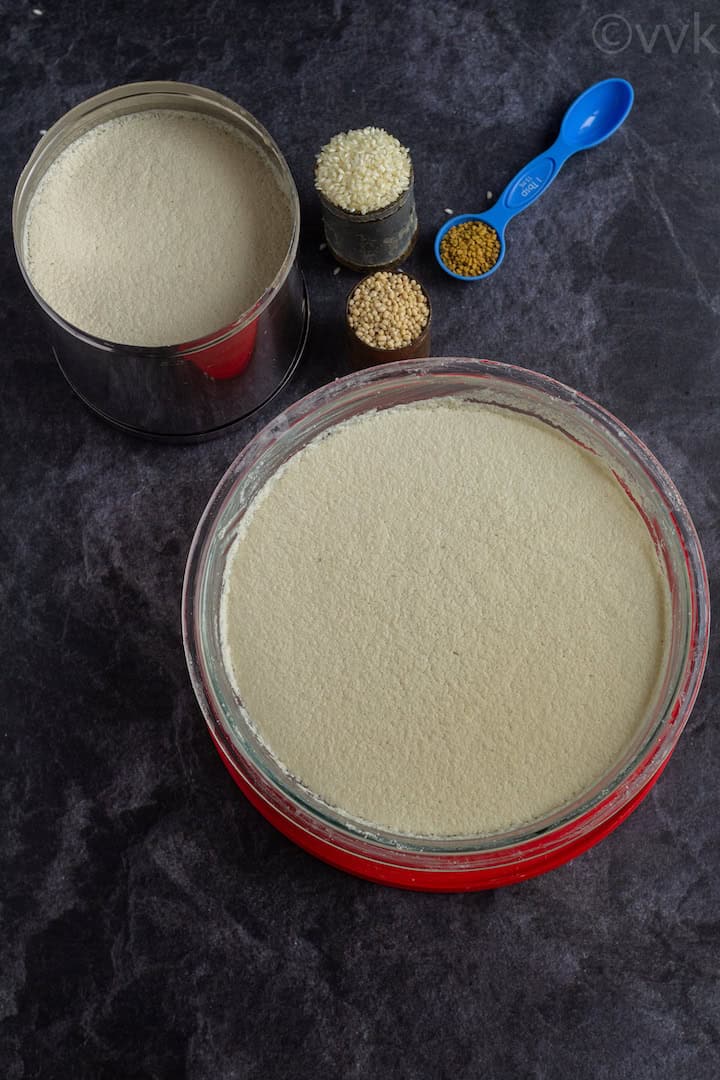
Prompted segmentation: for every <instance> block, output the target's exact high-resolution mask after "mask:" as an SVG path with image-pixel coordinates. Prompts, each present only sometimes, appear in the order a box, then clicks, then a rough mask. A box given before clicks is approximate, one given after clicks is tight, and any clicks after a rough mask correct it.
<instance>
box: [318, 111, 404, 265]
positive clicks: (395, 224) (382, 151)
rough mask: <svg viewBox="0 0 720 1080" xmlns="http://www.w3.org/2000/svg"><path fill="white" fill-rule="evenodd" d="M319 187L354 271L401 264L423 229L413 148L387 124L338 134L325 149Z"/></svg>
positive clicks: (334, 245) (331, 235) (343, 256)
mask: <svg viewBox="0 0 720 1080" xmlns="http://www.w3.org/2000/svg"><path fill="white" fill-rule="evenodd" d="M315 188H316V190H317V193H318V196H319V198H320V204H321V207H322V218H323V227H324V230H325V238H326V240H327V243H328V247H329V248H330V251H331V252H332V255H333V256H334V258H335V259H336V261H337V262H339V263H340V264H341V265H342V266H346V267H348V269H350V270H357V271H361V272H362V271H365V270H381V269H391V268H393V267H395V266H399V264H400V263H401V262H403V261H404V260H405V259H406V258H407V257H408V255H409V254H410V253H411V251H412V249H413V247H414V246H415V241H416V239H417V231H418V221H417V213H416V211H415V196H414V191H413V167H412V162H411V160H410V154H409V152H408V150H407V149H406V148H405V147H404V146H403V145H402V144H401V143H400V142H399V141H398V139H396V138H395V137H394V136H392V135H390V134H388V132H387V131H384V130H383V129H382V128H377V127H367V128H361V129H357V130H354V131H344V132H341V133H340V134H338V135H335V136H334V137H333V138H332V139H331V140H330V142H328V143H327V144H326V145H325V146H323V148H322V149H321V151H320V153H319V154H318V157H317V162H316V165H315Z"/></svg>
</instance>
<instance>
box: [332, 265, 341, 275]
mask: <svg viewBox="0 0 720 1080" xmlns="http://www.w3.org/2000/svg"><path fill="white" fill-rule="evenodd" d="M339 273H340V267H339V266H336V267H335V269H334V270H333V274H335V275H337V274H339Z"/></svg>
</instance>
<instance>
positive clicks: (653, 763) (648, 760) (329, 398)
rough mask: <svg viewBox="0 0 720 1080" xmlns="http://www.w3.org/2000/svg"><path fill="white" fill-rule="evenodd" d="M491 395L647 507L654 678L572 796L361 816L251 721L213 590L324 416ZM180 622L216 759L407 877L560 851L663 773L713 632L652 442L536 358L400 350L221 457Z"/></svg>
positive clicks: (475, 879)
mask: <svg viewBox="0 0 720 1080" xmlns="http://www.w3.org/2000/svg"><path fill="white" fill-rule="evenodd" d="M448 396H456V397H458V398H460V399H462V400H467V401H477V402H486V403H492V404H493V405H495V406H498V407H500V408H505V409H510V410H512V411H514V412H521V413H525V414H527V415H529V416H533V417H536V418H537V419H539V420H541V421H543V422H544V423H547V424H550V425H551V426H552V427H554V428H555V429H559V430H560V431H562V432H563V433H564V434H565V435H566V436H567V437H569V438H570V439H572V440H574V441H575V442H577V443H579V444H580V445H582V446H583V447H585V448H586V449H587V450H589V451H590V452H592V453H594V454H597V455H598V457H599V458H601V459H602V460H603V461H604V462H605V463H606V464H607V465H608V466H609V467H610V468H611V469H612V470H613V472H614V474H615V476H616V477H617V479H618V481H619V483H620V484H621V485H622V486H623V488H624V489H625V491H626V492H627V494H628V496H629V498H631V499H632V501H633V502H634V504H635V505H636V507H637V508H638V511H639V512H640V514H641V515H642V517H643V519H644V521H645V524H646V526H647V529H648V532H649V533H650V536H651V538H652V541H653V543H654V545H655V548H656V550H657V552H658V556H659V560H660V563H661V566H662V567H663V568H664V570H665V572H666V575H667V582H668V586H669V590H670V597H671V628H670V645H669V648H668V650H667V656H666V661H665V669H664V671H663V672H662V678H661V686H660V692H659V694H658V697H657V701H656V704H655V705H654V706H653V708H652V709H651V710H650V711H649V712H648V715H647V716H646V717H645V719H644V722H643V724H642V725H641V727H640V729H639V731H638V733H637V735H636V737H635V739H634V740H633V742H632V744H631V745H630V746H628V747H627V749H626V751H625V753H624V754H623V756H622V757H621V758H620V760H618V761H617V762H616V764H615V765H614V767H613V768H612V769H611V770H610V771H609V772H607V773H606V774H605V775H604V776H602V777H600V778H599V779H598V781H597V782H596V783H595V785H594V786H593V787H592V788H590V789H589V790H587V791H585V792H584V793H583V794H582V795H581V796H580V797H579V798H577V799H575V800H574V801H572V802H571V803H569V804H565V805H563V806H561V807H559V808H558V809H556V810H555V811H553V812H552V813H551V814H548V815H547V816H545V817H543V818H541V819H536V820H533V821H532V822H530V823H529V824H525V825H522V826H520V827H518V828H514V829H512V830H510V831H507V832H503V833H496V834H492V835H486V836H463V837H437V836H434V837H410V836H407V835H404V834H399V833H393V832H391V831H388V830H386V829H382V828H369V827H368V825H367V823H364V822H359V821H354V820H353V819H352V818H350V817H348V816H347V815H345V814H344V813H342V812H341V811H340V810H337V809H335V808H333V807H330V806H328V805H327V804H326V803H324V802H323V801H322V800H321V799H319V798H317V797H316V796H314V795H313V794H312V793H311V792H309V791H308V790H307V789H306V788H304V787H303V786H302V785H301V784H300V783H298V782H297V781H296V780H295V779H294V778H293V777H291V776H290V775H289V774H288V773H287V772H286V771H285V770H284V769H283V768H282V767H281V766H280V765H279V764H278V763H277V761H276V760H275V758H274V757H273V756H272V755H271V754H270V753H269V751H268V750H267V749H266V748H265V747H264V746H263V744H262V742H261V741H260V740H259V739H258V737H257V735H256V734H255V732H254V730H253V727H252V725H251V724H250V723H249V720H248V717H247V715H246V713H245V711H244V708H243V705H242V702H241V701H240V700H239V699H238V697H237V694H236V693H235V691H234V689H233V687H232V685H231V682H230V678H229V675H228V672H227V670H226V668H225V665H224V663H223V655H222V650H221V644H220V621H219V613H220V596H221V591H222V584H223V577H224V572H225V565H226V559H227V556H228V552H229V550H230V547H231V545H232V542H233V538H234V536H235V534H236V531H237V528H238V525H239V524H240V522H241V521H242V518H243V516H244V514H245V513H246V511H247V509H248V506H249V504H250V503H251V502H252V499H253V497H254V496H255V494H256V493H257V492H258V491H259V490H260V489H261V488H262V487H263V485H264V484H265V483H266V482H267V481H268V479H269V478H270V477H271V476H272V475H273V473H275V472H276V470H277V469H278V468H280V467H281V466H282V465H283V463H284V462H286V461H287V460H288V458H290V457H291V456H292V455H293V454H295V453H297V451H298V450H300V449H302V448H303V447H304V446H306V445H307V443H308V442H310V441H311V440H312V439H314V438H316V437H317V436H318V435H319V434H320V433H321V432H323V431H326V430H327V429H328V428H330V427H332V426H334V425H335V424H338V423H340V422H342V421H344V420H347V419H349V418H351V417H354V416H358V415H359V414H361V413H364V412H369V411H372V410H378V409H387V408H391V407H393V406H395V405H399V404H403V403H408V402H414V401H421V400H425V399H429V398H434V397H448ZM182 608H183V635H184V642H185V651H186V656H187V662H188V667H189V670H190V676H191V679H192V683H193V687H194V689H195V693H196V695H197V699H198V701H199V703H200V707H201V709H202V711H203V714H204V716H205V720H206V722H207V725H208V728H209V730H210V734H211V736H212V738H213V741H214V742H215V745H216V747H217V750H218V752H219V754H220V756H221V758H222V759H223V761H224V763H225V765H226V767H227V768H228V770H229V771H230V773H231V775H232V776H233V778H234V779H235V781H236V783H237V784H238V785H239V787H240V788H241V789H242V790H243V791H244V793H245V794H246V795H247V797H248V798H249V800H250V801H251V802H252V803H253V804H254V805H255V806H256V807H257V809H258V810H260V812H261V813H262V814H263V815H264V816H265V817H266V818H267V819H268V820H269V821H270V822H272V824H273V825H275V826H276V827H277V828H278V829H280V831H281V832H283V833H285V835H287V836H288V837H290V838H291V839H292V840H294V841H296V842H297V843H298V844H300V845H301V846H302V847H303V848H305V849H306V850H307V851H310V852H311V853H312V854H313V855H316V856H318V857H319V858H321V859H324V860H325V861H326V862H329V863H331V864H332V865H333V866H336V867H339V868H341V869H343V870H347V871H350V872H352V873H355V874H358V875H360V876H362V877H365V878H369V879H371V880H373V881H377V882H383V883H385V884H391V885H398V886H404V887H406V888H412V889H426V890H436V891H459V890H470V889H483V888H494V887H496V886H498V885H506V884H510V883H512V882H516V881H520V880H522V879H524V878H528V877H533V876H535V875H537V874H540V873H543V872H545V871H546V870H550V869H552V868H554V867H556V866H559V865H561V864H562V863H564V862H567V861H568V860H569V859H571V858H573V857H574V856H575V855H578V854H580V853H581V852H583V851H585V850H586V849H587V848H589V847H591V846H592V845H593V844H595V843H597V842H598V840H600V839H602V837H604V836H605V835H607V833H609V832H610V831H611V830H612V829H614V828H615V827H616V826H617V825H618V824H620V822H621V821H623V820H624V818H626V817H627V815H628V814H629V813H630V812H631V811H632V810H633V809H634V808H635V806H637V805H638V803H639V802H640V801H641V800H642V799H643V798H644V797H645V795H646V794H647V792H648V791H649V789H650V787H651V786H652V784H653V783H654V782H655V781H656V780H657V778H658V776H659V775H660V773H661V772H662V770H663V768H664V767H665V765H666V764H667V761H668V759H669V757H670V755H671V753H672V751H673V749H674V747H675V745H676V743H677V740H678V738H679V737H680V734H681V732H682V730H683V728H684V726H685V724H686V722H687V719H688V716H689V715H690V711H691V709H692V706H693V703H694V701H695V698H696V696H697V692H698V688H699V685H700V680H701V678H702V673H703V669H704V666H705V660H706V656H707V648H708V633H709V621H710V609H709V596H708V583H707V574H706V570H705V564H704V560H703V555H702V551H701V548H700V544H699V541H698V538H697V534H696V532H695V528H694V526H693V523H692V521H691V519H690V515H689V514H688V512H687V510H686V508H685V506H684V504H683V502H682V500H681V498H680V496H679V494H678V492H677V491H676V489H675V487H674V485H673V483H672V481H671V480H670V478H669V477H668V475H667V474H666V473H665V471H664V470H663V468H662V467H661V466H660V465H659V463H658V462H657V461H656V460H655V458H654V457H653V456H652V454H651V453H650V451H649V450H648V449H647V447H645V446H644V445H643V443H641V442H640V440H639V439H637V437H636V436H635V435H633V434H632V432H631V431H629V430H628V428H626V427H625V426H624V425H623V424H621V423H620V421H619V420H616V419H615V418H614V417H613V416H611V415H610V413H608V412H606V411H605V410H604V409H602V408H601V407H600V406H599V405H596V404H595V403H594V402H593V401H590V400H589V399H588V398H586V397H584V396H583V395H582V394H579V393H578V392H577V391H575V390H572V389H570V388H569V387H567V386H564V385H563V384H562V383H558V382H555V381H554V380H553V379H550V378H547V377H546V376H544V375H539V374H538V373H536V372H533V371H527V370H525V369H523V368H518V367H514V366H511V365H509V364H499V363H494V362H491V361H488V360H472V359H452V358H444V359H432V358H431V359H426V360H408V361H401V362H399V363H392V364H385V365H383V366H381V367H376V368H370V369H368V370H365V371H362V372H359V373H357V374H353V375H349V376H347V377H346V378H343V379H339V380H337V381H336V382H334V383H332V384H330V385H329V386H324V387H321V388H320V389H319V390H316V391H315V392H314V393H312V394H310V395H308V396H307V397H305V398H303V399H302V400H301V401H298V402H296V403H295V404H294V405H292V406H290V408H289V409H286V410H285V412H283V413H281V414H280V415H279V416H277V417H276V418H275V419H274V420H273V421H272V422H271V423H270V424H268V425H267V427H265V428H264V429H263V430H262V431H261V432H260V433H259V434H258V435H257V436H256V437H255V438H254V439H253V440H252V442H250V443H249V444H248V445H247V446H246V447H245V449H244V450H243V451H242V453H241V454H240V455H239V456H238V457H237V458H236V460H235V461H234V462H233V464H232V465H231V466H230V468H229V469H228V471H227V472H226V474H225V476H224V477H223V479H222V480H221V482H220V484H219V485H218V487H217V489H216V491H215V493H214V494H213V496H212V498H211V499H210V502H209V503H208V505H207V507H206V510H205V513H204V514H203V516H202V519H201V520H200V523H199V525H198V528H197V531H196V533H195V537H194V540H193V543H192V547H191V550H190V555H189V558H188V564H187V570H186V574H185V583H184V590H183V605H182Z"/></svg>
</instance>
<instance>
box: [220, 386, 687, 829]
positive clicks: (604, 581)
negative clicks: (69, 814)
mask: <svg viewBox="0 0 720 1080" xmlns="http://www.w3.org/2000/svg"><path fill="white" fill-rule="evenodd" d="M668 602H669V601H668V594H667V586H666V584H665V580H664V578H663V576H662V574H661V571H660V567H659V564H658V562H657V559H656V556H655V551H654V548H653V546H652V543H651V540H650V538H649V535H648V533H647V530H646V528H645V526H644V524H643V521H642V519H641V517H640V515H639V513H638V512H637V510H636V509H635V507H634V506H633V504H632V503H631V502H630V500H629V499H628V498H627V496H626V495H625V494H624V492H623V491H622V489H621V488H620V486H619V484H618V483H617V481H616V480H615V479H614V478H613V477H612V475H611V473H610V472H609V471H608V470H607V469H606V468H605V467H604V466H603V465H601V464H599V463H598V462H597V459H596V458H594V457H593V456H592V455H591V454H589V453H587V452H585V451H583V450H580V449H579V448H578V447H577V446H576V445H575V444H573V443H572V442H570V441H569V440H568V439H567V438H566V437H565V436H563V435H561V434H559V433H557V432H556V431H554V430H553V429H551V428H549V427H547V426H546V425H544V424H542V423H540V422H537V421H534V420H529V419H527V418H524V417H522V416H520V415H518V414H514V413H509V412H505V411H501V410H499V409H495V408H492V407H487V406H483V405H473V404H462V405H461V404H450V403H449V402H448V401H447V400H444V401H443V402H441V403H435V404H432V405H425V406H402V407H398V408H395V409H392V410H389V411H386V412H382V413H376V414H370V415H367V416H365V417H364V418H361V419H360V420H357V421H353V422H351V423H349V424H346V425H343V426H340V427H338V428H335V429H334V430H333V431H332V432H331V434H330V435H329V436H327V437H325V438H323V439H321V440H319V441H316V442H315V443H313V444H311V445H310V446H309V447H307V448H306V449H305V450H303V451H301V452H300V453H298V454H297V455H296V456H295V457H294V458H292V459H291V460H290V462H289V463H288V464H287V466H286V467H285V469H284V470H283V471H282V472H281V473H280V474H278V475H277V476H276V477H275V478H274V479H273V480H272V481H270V483H268V484H267V485H266V487H265V488H264V489H263V491H261V493H260V495H259V496H258V497H257V498H256V500H255V503H254V506H253V507H252V508H251V511H250V512H249V513H248V515H247V516H246V518H245V519H244V522H243V526H242V527H241V531H240V532H239V534H238V536H237V538H236V540H235V543H234V548H233V551H232V553H231V557H230V561H229V565H228V569H227V572H226V582H225V587H224V591H223V600H222V611H221V626H222V634H223V642H224V649H225V655H226V661H227V663H228V666H229V668H230V670H231V673H232V679H233V682H234V684H235V686H236V689H237V692H238V694H239V696H240V697H241V699H242V700H243V702H244V704H245V706H246V708H247V711H248V714H249V716H250V717H251V719H252V722H253V723H254V725H255V726H256V729H257V731H258V732H259V734H260V736H261V737H262V739H263V740H264V742H265V743H266V744H267V745H268V746H269V748H270V749H271V750H272V751H273V753H274V754H275V755H276V757H277V758H278V759H279V760H280V761H281V762H282V763H283V764H284V765H285V767H286V769H287V770H288V771H289V772H290V773H292V774H293V775H294V776H296V777H297V778H298V779H300V780H301V781H302V782H303V783H304V784H305V785H306V786H307V787H308V788H310V789H311V790H312V791H314V792H315V793H316V794H318V795H320V796H321V797H322V798H323V799H324V800H326V801H327V802H328V803H330V804H331V805H333V806H336V807H339V808H341V809H342V810H344V811H346V812H347V813H349V814H350V815H352V816H355V817H359V818H362V819H364V820H366V821H369V822H373V823H377V824H380V825H383V826H386V827H389V828H391V829H395V830H398V831H402V832H407V833H414V834H419V835H455V834H483V833H491V832H495V831H498V830H501V829H505V828H508V827H511V826H514V825H518V824H520V823H523V822H527V821H531V820H533V819H535V818H538V817H540V816H542V815H544V814H545V813H547V812H549V811H551V810H553V809H554V808H556V807H558V806H560V805H562V804H563V803H565V802H567V801H569V800H570V799H572V798H573V797H575V796H577V795H579V794H581V793H582V792H583V791H584V790H585V789H587V788H588V787H590V786H591V785H592V784H593V783H594V782H595V781H596V780H598V779H599V778H600V777H601V776H602V774H603V773H604V772H605V771H606V770H607V769H608V768H609V767H611V766H612V765H613V764H614V762H615V761H616V760H617V759H618V757H619V755H620V754H621V753H622V751H623V749H624V748H625V747H626V746H627V744H628V742H629V740H630V739H631V738H632V736H633V735H634V734H635V733H636V732H637V730H638V727H639V725H640V724H641V721H642V719H643V716H644V714H645V712H646V710H647V708H648V705H649V704H650V702H651V701H652V699H653V697H654V695H655V693H656V687H657V682H658V677H659V672H660V669H661V666H662V662H663V657H664V651H665V638H666V634H667V627H668V610H669V609H668Z"/></svg>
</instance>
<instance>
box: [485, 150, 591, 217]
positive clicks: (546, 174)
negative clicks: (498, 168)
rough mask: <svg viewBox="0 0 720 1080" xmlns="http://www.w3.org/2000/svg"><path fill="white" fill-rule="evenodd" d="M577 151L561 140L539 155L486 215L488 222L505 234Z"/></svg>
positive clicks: (511, 183)
mask: <svg viewBox="0 0 720 1080" xmlns="http://www.w3.org/2000/svg"><path fill="white" fill-rule="evenodd" d="M577 150H578V147H576V146H570V145H569V144H568V143H566V142H565V140H564V139H563V138H562V137H558V138H557V139H556V140H555V142H554V143H553V144H552V146H551V147H550V149H549V150H545V151H544V152H543V153H542V154H538V156H537V157H536V158H533V159H532V161H530V162H528V164H527V165H525V166H524V167H523V168H522V169H521V170H520V172H519V173H517V174H516V175H515V176H514V177H513V178H512V180H511V181H510V183H509V184H508V185H507V187H506V188H505V190H504V191H503V193H502V195H501V196H500V198H499V199H498V200H497V202H496V203H495V205H494V206H491V207H490V209H489V210H487V211H486V212H485V214H483V217H484V218H485V220H486V221H488V222H489V223H490V224H491V225H492V226H493V228H494V229H496V230H497V231H498V232H502V230H503V229H504V228H505V226H506V225H507V223H508V221H510V219H511V218H514V217H515V215H516V214H519V213H520V211H521V210H526V209H527V207H528V206H531V205H532V204H533V203H534V202H535V201H536V200H537V199H539V198H540V196H541V195H542V193H543V192H544V191H547V189H548V188H549V187H550V185H551V184H552V182H553V180H554V179H555V177H556V176H557V174H558V173H559V172H560V169H561V168H562V167H563V165H564V164H565V162H566V161H567V159H568V158H569V157H571V156H572V154H574V153H575V152H576V151H577Z"/></svg>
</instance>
